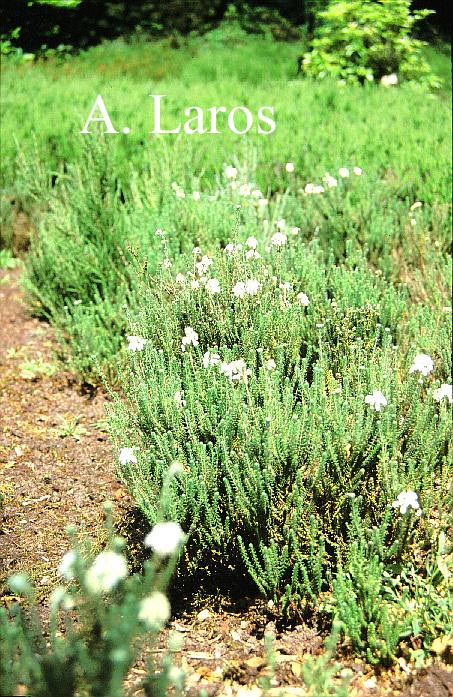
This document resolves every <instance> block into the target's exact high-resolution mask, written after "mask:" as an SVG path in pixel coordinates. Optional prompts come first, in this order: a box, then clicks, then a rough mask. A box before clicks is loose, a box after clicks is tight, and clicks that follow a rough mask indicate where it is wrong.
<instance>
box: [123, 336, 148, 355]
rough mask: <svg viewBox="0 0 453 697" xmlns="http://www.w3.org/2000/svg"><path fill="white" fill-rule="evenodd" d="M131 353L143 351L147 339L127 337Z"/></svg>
mask: <svg viewBox="0 0 453 697" xmlns="http://www.w3.org/2000/svg"><path fill="white" fill-rule="evenodd" d="M126 339H127V340H128V347H127V348H128V349H129V351H143V349H144V346H145V344H146V339H143V337H141V336H127V337H126Z"/></svg>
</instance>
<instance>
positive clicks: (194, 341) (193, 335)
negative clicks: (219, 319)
mask: <svg viewBox="0 0 453 697" xmlns="http://www.w3.org/2000/svg"><path fill="white" fill-rule="evenodd" d="M187 346H198V334H197V332H196V331H195V330H194V329H192V327H184V335H183V337H182V338H181V351H185V350H186V348H187Z"/></svg>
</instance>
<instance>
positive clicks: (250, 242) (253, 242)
mask: <svg viewBox="0 0 453 697" xmlns="http://www.w3.org/2000/svg"><path fill="white" fill-rule="evenodd" d="M245 244H246V245H247V247H248V248H249V249H256V248H257V247H258V240H257V239H256V237H247V239H246V241H245Z"/></svg>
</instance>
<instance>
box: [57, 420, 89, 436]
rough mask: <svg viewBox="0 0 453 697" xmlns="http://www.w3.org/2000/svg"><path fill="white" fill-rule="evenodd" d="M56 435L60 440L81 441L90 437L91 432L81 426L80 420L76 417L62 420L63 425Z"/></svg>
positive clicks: (61, 424)
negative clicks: (72, 439)
mask: <svg viewBox="0 0 453 697" xmlns="http://www.w3.org/2000/svg"><path fill="white" fill-rule="evenodd" d="M56 433H57V435H58V436H59V437H60V438H69V437H71V438H74V440H76V441H80V440H81V438H83V436H88V435H89V433H90V432H89V431H88V429H87V428H85V426H82V425H81V424H79V418H78V417H77V416H76V417H74V418H72V419H65V418H61V423H60V426H59V427H58V428H57V431H56Z"/></svg>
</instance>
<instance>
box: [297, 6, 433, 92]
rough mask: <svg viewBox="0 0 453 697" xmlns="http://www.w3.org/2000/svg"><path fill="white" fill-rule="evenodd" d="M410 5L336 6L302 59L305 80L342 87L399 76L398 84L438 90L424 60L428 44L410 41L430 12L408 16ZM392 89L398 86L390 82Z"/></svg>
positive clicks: (328, 11) (323, 17)
mask: <svg viewBox="0 0 453 697" xmlns="http://www.w3.org/2000/svg"><path fill="white" fill-rule="evenodd" d="M410 5H411V2H410V0H379V1H378V2H374V0H365V2H363V1H362V0H347V1H343V2H337V0H332V2H331V3H330V5H329V7H328V8H327V9H326V10H324V11H323V12H321V13H320V17H321V23H320V25H319V27H318V29H317V31H316V34H315V37H314V39H313V40H312V42H311V45H310V49H311V50H310V52H309V53H306V54H305V56H304V61H303V66H304V72H305V74H306V75H309V76H311V77H315V78H317V79H323V78H328V77H330V78H335V79H336V80H339V81H340V82H342V83H353V82H357V81H359V82H361V83H364V82H367V81H373V80H381V79H383V82H384V81H385V80H386V78H387V79H388V77H389V76H395V77H396V79H397V80H399V81H402V82H404V81H414V82H420V83H425V84H427V85H428V86H430V87H435V86H438V84H439V83H438V81H437V79H436V78H435V76H434V75H433V74H432V73H431V71H430V68H429V65H428V64H427V63H426V61H425V60H424V59H423V57H422V54H421V49H422V47H423V46H424V43H423V42H422V41H420V40H419V39H415V38H413V37H412V36H411V33H412V31H413V28H414V25H415V24H417V23H418V22H419V21H420V20H422V19H424V18H425V17H427V16H428V15H430V14H432V13H431V11H430V10H416V11H413V12H411V11H410ZM389 84H395V83H394V82H391V83H389Z"/></svg>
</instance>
